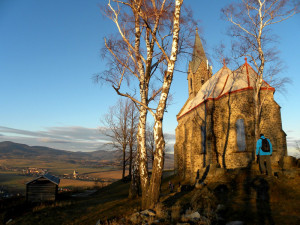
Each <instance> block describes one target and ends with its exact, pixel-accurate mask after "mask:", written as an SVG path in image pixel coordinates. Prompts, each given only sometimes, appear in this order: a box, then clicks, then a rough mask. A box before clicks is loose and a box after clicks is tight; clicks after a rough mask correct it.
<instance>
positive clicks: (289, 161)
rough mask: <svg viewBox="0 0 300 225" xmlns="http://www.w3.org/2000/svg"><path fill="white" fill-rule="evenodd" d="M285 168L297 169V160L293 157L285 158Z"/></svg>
mask: <svg viewBox="0 0 300 225" xmlns="http://www.w3.org/2000/svg"><path fill="white" fill-rule="evenodd" d="M283 167H284V169H291V168H293V167H296V158H295V157H293V156H284V157H283Z"/></svg>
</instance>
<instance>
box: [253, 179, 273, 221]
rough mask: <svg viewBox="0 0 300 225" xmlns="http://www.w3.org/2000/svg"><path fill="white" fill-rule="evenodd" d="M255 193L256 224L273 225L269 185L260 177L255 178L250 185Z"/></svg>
mask: <svg viewBox="0 0 300 225" xmlns="http://www.w3.org/2000/svg"><path fill="white" fill-rule="evenodd" d="M251 186H252V188H254V190H255V191H256V210H257V218H258V224H275V223H274V220H273V217H272V211H271V207H270V196H269V184H268V182H267V181H266V180H265V179H264V178H262V177H256V178H255V179H254V180H253V181H252V183H251Z"/></svg>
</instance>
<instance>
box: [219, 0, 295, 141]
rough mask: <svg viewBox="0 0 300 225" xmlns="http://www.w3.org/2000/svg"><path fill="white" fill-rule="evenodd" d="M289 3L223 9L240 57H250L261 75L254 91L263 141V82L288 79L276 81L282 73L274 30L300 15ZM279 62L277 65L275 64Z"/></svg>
mask: <svg viewBox="0 0 300 225" xmlns="http://www.w3.org/2000/svg"><path fill="white" fill-rule="evenodd" d="M290 3H291V2H290V1H288V0H242V1H235V2H233V3H232V4H230V5H228V6H227V7H225V8H223V9H222V13H223V15H224V16H225V17H226V19H227V20H228V21H229V22H230V23H231V24H232V26H231V28H230V34H231V35H232V36H233V37H235V39H236V42H235V43H234V46H233V50H234V51H235V53H236V54H237V55H238V57H241V56H246V57H247V58H248V59H249V60H250V63H252V64H253V65H254V67H255V69H256V71H257V73H258V76H257V79H256V81H255V87H254V91H253V99H254V104H255V137H256V138H259V133H260V115H261V111H262V106H263V100H262V99H261V87H262V85H263V79H266V78H268V81H271V83H273V86H274V87H276V86H278V85H280V86H281V85H283V84H284V83H285V82H286V81H287V79H286V78H283V79H281V78H278V77H277V78H276V77H275V75H277V74H278V72H279V71H280V67H279V63H278V61H276V60H277V59H278V55H277V53H278V52H277V50H276V47H275V46H273V45H271V42H272V41H275V40H274V36H273V35H272V34H271V32H270V31H271V28H272V26H273V25H274V24H277V23H280V22H282V21H284V20H286V19H288V18H290V17H291V16H293V15H295V14H296V13H297V5H295V4H294V5H290ZM275 62H277V63H275Z"/></svg>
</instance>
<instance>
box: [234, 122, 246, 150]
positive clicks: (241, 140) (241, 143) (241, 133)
mask: <svg viewBox="0 0 300 225" xmlns="http://www.w3.org/2000/svg"><path fill="white" fill-rule="evenodd" d="M236 138H237V147H238V150H239V151H245V150H246V137H245V125H244V120H243V119H238V120H237V121H236Z"/></svg>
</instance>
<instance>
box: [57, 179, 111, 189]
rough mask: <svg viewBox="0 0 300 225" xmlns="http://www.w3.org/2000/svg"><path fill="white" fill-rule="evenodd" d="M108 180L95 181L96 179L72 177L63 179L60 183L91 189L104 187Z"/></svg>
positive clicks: (61, 185) (60, 185)
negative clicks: (86, 179) (73, 178)
mask: <svg viewBox="0 0 300 225" xmlns="http://www.w3.org/2000/svg"><path fill="white" fill-rule="evenodd" d="M107 184H108V183H107V182H104V183H102V182H95V181H83V180H71V179H61V180H60V183H59V187H61V188H64V187H73V188H82V189H90V188H94V187H97V188H102V187H103V186H105V185H107Z"/></svg>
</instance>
